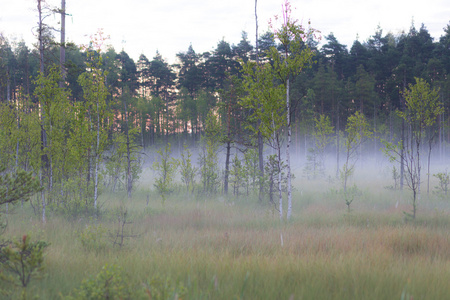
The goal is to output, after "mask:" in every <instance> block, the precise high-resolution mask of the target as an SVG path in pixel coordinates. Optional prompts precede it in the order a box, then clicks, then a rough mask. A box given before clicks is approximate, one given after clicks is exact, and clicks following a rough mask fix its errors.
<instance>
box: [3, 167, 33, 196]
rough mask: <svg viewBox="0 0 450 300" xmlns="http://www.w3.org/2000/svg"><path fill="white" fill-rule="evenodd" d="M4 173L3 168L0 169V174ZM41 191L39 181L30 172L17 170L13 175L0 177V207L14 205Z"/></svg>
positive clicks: (7, 174)
mask: <svg viewBox="0 0 450 300" xmlns="http://www.w3.org/2000/svg"><path fill="white" fill-rule="evenodd" d="M4 172H5V168H4V167H0V174H1V173H4ZM40 190H41V187H40V184H39V180H37V179H36V178H35V177H34V175H33V174H32V172H26V171H24V170H18V171H17V172H16V173H15V174H9V173H6V174H1V175H0V205H2V204H6V203H11V204H14V203H15V202H17V201H19V200H25V201H26V200H28V199H29V198H30V197H31V196H32V195H33V194H34V193H37V192H38V191H40Z"/></svg>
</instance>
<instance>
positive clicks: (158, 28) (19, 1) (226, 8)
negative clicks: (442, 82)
mask: <svg viewBox="0 0 450 300" xmlns="http://www.w3.org/2000/svg"><path fill="white" fill-rule="evenodd" d="M46 2H47V4H49V5H52V6H54V7H56V6H60V5H61V0H47V1H46ZM283 2H284V1H283V0H258V21H259V28H260V30H259V32H260V33H262V32H264V31H266V30H267V29H268V21H269V19H270V18H273V16H274V15H277V14H278V15H279V14H280V13H281V4H282V3H283ZM291 4H292V7H293V8H294V10H293V16H294V17H295V18H297V19H298V20H300V21H302V23H303V24H304V25H307V22H308V20H311V25H312V27H313V28H315V29H317V30H319V31H321V34H322V36H326V35H328V34H329V33H330V32H333V33H334V35H335V36H336V38H337V39H338V41H339V42H340V43H342V44H345V45H347V46H348V49H350V47H351V45H352V44H353V41H355V39H356V37H357V36H359V41H360V42H364V41H366V40H367V39H368V38H369V37H370V36H371V35H373V34H374V33H375V31H376V28H377V26H378V25H380V26H381V28H382V29H383V34H386V33H387V32H392V33H394V34H397V33H399V32H401V31H402V30H403V31H406V32H408V30H409V28H410V26H411V22H412V21H413V20H414V24H415V27H416V28H417V29H419V28H420V26H421V24H422V23H424V24H425V26H426V27H427V29H428V31H429V32H430V34H431V36H432V37H434V38H435V40H437V39H439V37H440V36H441V35H443V33H444V30H443V28H444V27H446V25H447V24H449V23H450V1H448V0H427V1H423V0H421V1H418V0H367V1H361V0H339V1H338V0H292V1H291ZM36 5H37V4H36V0H0V33H3V34H4V35H5V36H6V37H8V39H9V40H10V41H12V40H13V39H14V38H17V39H18V40H20V39H22V38H23V39H24V40H25V41H26V43H27V45H29V47H31V45H32V43H35V41H36V37H35V36H34V35H33V33H32V31H33V28H35V27H36V26H37V21H38V17H37V11H36ZM254 5H255V1H254V0H122V1H115V0H66V11H67V13H68V14H70V16H67V17H66V41H72V42H74V43H75V44H77V45H78V44H86V43H87V42H88V41H89V36H90V35H92V34H95V33H96V32H97V31H98V29H100V28H102V29H103V31H104V32H105V34H106V35H109V36H110V37H111V39H110V40H109V44H111V45H112V46H113V47H114V48H115V49H116V51H117V52H119V51H120V50H122V48H124V50H125V51H126V52H127V53H128V54H129V55H130V56H131V57H132V58H133V59H134V60H137V59H138V57H139V55H140V54H141V53H143V54H145V55H146V56H147V57H148V58H149V59H151V58H152V57H153V56H154V55H155V53H156V51H157V50H158V51H159V52H160V53H161V55H162V56H163V57H164V58H165V59H167V60H168V62H169V63H174V62H175V60H176V57H175V54H176V53H178V52H184V51H186V50H187V49H188V47H189V45H190V44H192V46H193V48H194V50H195V51H196V52H197V53H202V52H205V51H210V50H213V49H214V48H215V47H216V45H217V43H218V42H219V41H220V40H222V38H223V39H224V40H225V41H227V42H229V43H230V44H237V43H239V40H240V39H241V32H242V31H246V32H247V33H248V36H249V39H250V41H251V42H252V43H254V40H255V38H254V36H255V19H254ZM59 19H60V16H59V15H54V16H53V15H51V16H50V17H48V18H47V20H46V21H47V23H50V24H53V25H55V26H58V25H57V22H58V21H59ZM58 34H59V33H55V36H57V35H58ZM57 40H59V38H57Z"/></svg>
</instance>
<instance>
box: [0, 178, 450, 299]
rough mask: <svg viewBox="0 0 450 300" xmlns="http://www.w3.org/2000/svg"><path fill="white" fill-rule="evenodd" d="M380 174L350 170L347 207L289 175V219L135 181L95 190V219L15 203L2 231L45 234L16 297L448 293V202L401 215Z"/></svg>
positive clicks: (324, 189) (327, 187)
mask: <svg viewBox="0 0 450 300" xmlns="http://www.w3.org/2000/svg"><path fill="white" fill-rule="evenodd" d="M388 177H389V176H383V174H380V175H379V176H375V178H374V176H372V177H367V176H355V179H354V181H355V183H356V184H357V185H358V188H359V189H360V191H361V192H360V194H358V196H357V197H356V198H355V200H354V202H353V203H352V206H351V211H350V212H348V211H347V207H346V205H345V202H344V200H343V199H342V197H341V196H340V195H339V193H337V192H336V187H337V186H338V183H337V182H330V181H326V180H316V181H307V180H306V179H304V178H302V177H301V176H298V178H297V179H296V180H295V183H294V185H295V187H296V190H295V192H294V196H293V199H294V213H293V218H292V219H291V220H289V221H286V220H283V221H280V218H279V215H278V212H276V211H275V210H274V209H273V207H272V206H270V205H269V204H267V203H259V202H258V199H256V198H254V197H246V196H241V197H240V198H239V199H236V198H235V197H232V196H229V197H223V196H215V197H202V196H198V195H186V194H183V193H182V192H179V193H174V194H172V195H170V196H169V197H168V198H167V199H166V201H165V202H164V203H162V201H161V199H160V197H159V196H158V195H157V194H156V193H155V192H154V191H153V189H152V186H151V185H152V182H151V180H147V181H145V180H143V181H141V183H140V185H139V186H138V187H137V189H136V191H135V192H134V195H133V199H131V200H127V197H126V194H125V192H123V193H114V194H109V193H106V192H105V193H103V194H102V196H101V201H100V202H101V204H102V209H101V211H102V213H101V214H100V215H99V216H98V218H93V217H85V216H79V217H76V218H69V217H67V216H64V215H60V214H56V213H54V214H52V212H51V211H50V212H49V216H48V220H47V222H46V223H42V222H41V220H40V216H39V215H35V214H34V213H33V210H32V209H31V208H30V206H29V204H26V205H25V206H24V208H21V207H20V205H18V206H17V207H15V208H14V210H12V211H11V212H10V213H9V214H8V215H7V217H6V218H7V220H8V227H7V229H6V231H5V232H4V233H3V238H7V239H18V238H19V237H22V235H24V234H27V235H28V236H29V238H31V239H33V240H43V241H46V242H48V243H50V246H49V247H48V248H47V249H46V250H45V263H44V264H45V269H44V271H43V272H42V273H41V274H40V276H37V277H36V278H33V279H32V280H31V283H30V284H29V286H28V287H27V290H26V296H27V299H83V298H87V297H88V296H86V295H88V294H87V293H88V292H89V291H90V293H91V294H90V295H91V296H90V298H91V299H126V298H130V299H448V298H449V297H450V285H449V284H448V283H449V282H450V215H449V213H450V201H449V199H448V197H447V198H446V197H437V196H435V195H433V194H430V196H426V193H423V195H422V197H421V199H420V201H419V208H418V216H417V218H416V220H410V219H407V218H406V217H405V214H404V212H407V211H409V210H410V209H411V207H410V206H411V205H410V193H409V192H408V191H407V190H405V191H403V192H402V191H398V190H390V189H386V188H384V187H385V186H387V185H389V184H391V182H390V180H389V178H388ZM144 178H145V177H144ZM147 178H149V177H147ZM366 178H367V179H366ZM434 185H436V182H435V181H433V185H432V186H434ZM147 196H149V197H148V199H149V201H148V202H147ZM125 211H126V214H124V212H125ZM120 218H121V219H120ZM124 218H126V219H124ZM122 229H123V231H122ZM118 235H119V239H117V236H118ZM121 237H123V241H121V239H120V238H121ZM114 241H115V242H114ZM0 289H1V290H3V296H2V297H4V299H18V298H20V297H23V290H22V288H21V287H16V286H13V285H11V284H9V283H5V282H2V283H0ZM93 291H96V292H98V293H97V294H96V296H94V294H93V293H94V292H93ZM83 293H84V294H83ZM114 295H116V296H117V297H114ZM120 295H122V296H120Z"/></svg>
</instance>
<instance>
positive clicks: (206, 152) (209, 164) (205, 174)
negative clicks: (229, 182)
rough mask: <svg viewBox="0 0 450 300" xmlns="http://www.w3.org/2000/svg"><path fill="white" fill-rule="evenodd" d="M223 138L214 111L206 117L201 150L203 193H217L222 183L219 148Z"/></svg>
mask: <svg viewBox="0 0 450 300" xmlns="http://www.w3.org/2000/svg"><path fill="white" fill-rule="evenodd" d="M220 140H221V128H220V124H219V121H218V120H217V116H216V115H214V113H213V112H209V113H208V117H207V118H206V126H205V135H204V136H203V138H202V144H203V145H202V149H201V152H200V159H199V160H200V176H201V181H202V185H203V193H205V194H207V195H212V194H215V193H217V190H218V187H219V185H220V178H219V167H218V155H217V154H218V153H217V152H218V149H219V143H220Z"/></svg>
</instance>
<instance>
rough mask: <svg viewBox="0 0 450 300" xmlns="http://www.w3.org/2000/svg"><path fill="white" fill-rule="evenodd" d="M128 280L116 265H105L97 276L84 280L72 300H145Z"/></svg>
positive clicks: (70, 297) (69, 297)
mask: <svg viewBox="0 0 450 300" xmlns="http://www.w3.org/2000/svg"><path fill="white" fill-rule="evenodd" d="M139 291H140V290H136V289H135V288H134V287H133V286H131V285H130V284H129V283H128V281H127V280H126V274H125V273H124V272H123V271H122V269H121V268H120V267H118V266H116V265H107V264H106V265H104V266H103V267H102V270H101V271H100V272H99V273H98V274H97V275H96V276H95V277H91V278H89V279H85V280H83V282H82V283H81V286H80V287H79V288H78V289H75V291H74V292H73V296H72V295H70V296H68V297H66V299H68V300H69V299H70V300H76V299H80V300H84V299H86V300H103V299H111V300H113V299H114V300H119V299H120V300H121V299H129V300H131V299H143V294H139Z"/></svg>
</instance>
